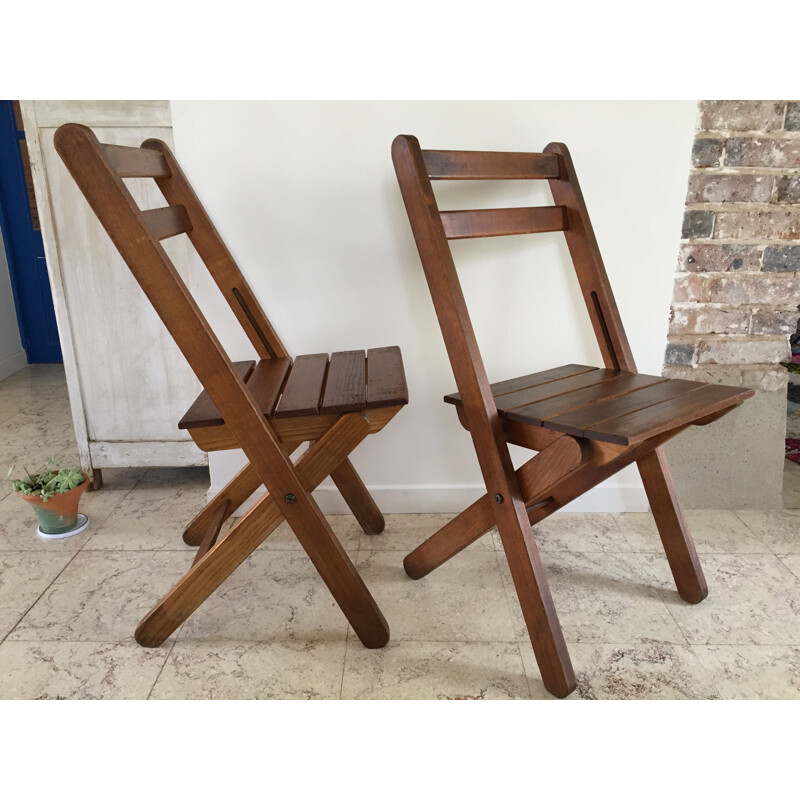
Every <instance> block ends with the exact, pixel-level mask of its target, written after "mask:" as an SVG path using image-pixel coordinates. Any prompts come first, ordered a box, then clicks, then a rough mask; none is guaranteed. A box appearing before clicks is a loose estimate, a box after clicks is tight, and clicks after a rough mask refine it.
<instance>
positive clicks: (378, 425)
mask: <svg viewBox="0 0 800 800" xmlns="http://www.w3.org/2000/svg"><path fill="white" fill-rule="evenodd" d="M402 408H403V406H387V407H384V408H371V409H367V410H366V411H365V412H364V413H365V414H366V416H367V417H368V419H369V422H370V433H377V432H378V431H379V430H381V429H382V428H383V427H384V426H385V425H386V424H387V423H388V422H389V420H391V419H392V418H393V417H394V416H395V414H397V412H398V411H400V410H401V409H402ZM339 417H340V415H339V414H317V415H316V416H305V417H287V418H282V419H275V418H274V417H273V419H272V420H271V422H270V425H271V427H272V429H273V430H274V431H275V434H276V435H277V437H278V438H279V439H280V441H281V442H282V443H286V444H291V443H294V442H297V443H299V442H309V441H314V440H316V439H319V438H320V437H321V436H323V435H324V434H325V433H326V431H328V430H329V429H330V428H331V426H332V425H334V423H335V422H336V420H338V419H339ZM189 434H190V435H191V437H192V439H193V440H194V442H195V443H196V444H197V446H198V447H199V448H200V449H201V450H205V451H206V452H213V451H216V450H233V449H235V448H238V447H239V443H238V440H237V439H236V437H235V436H234V434H233V432H232V431H231V430H230V428H229V427H228V426H227V425H217V426H213V427H202V428H197V427H195V428H190V429H189Z"/></svg>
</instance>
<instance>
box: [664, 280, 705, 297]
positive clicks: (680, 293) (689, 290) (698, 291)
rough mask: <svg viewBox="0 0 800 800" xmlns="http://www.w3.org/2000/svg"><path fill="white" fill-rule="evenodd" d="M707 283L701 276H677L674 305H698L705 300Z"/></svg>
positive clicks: (673, 293) (673, 292)
mask: <svg viewBox="0 0 800 800" xmlns="http://www.w3.org/2000/svg"><path fill="white" fill-rule="evenodd" d="M705 297H706V290H705V281H704V280H703V279H702V278H701V277H700V276H699V275H676V276H675V286H674V288H673V291H672V302H673V303H697V302H702V301H703V300H705Z"/></svg>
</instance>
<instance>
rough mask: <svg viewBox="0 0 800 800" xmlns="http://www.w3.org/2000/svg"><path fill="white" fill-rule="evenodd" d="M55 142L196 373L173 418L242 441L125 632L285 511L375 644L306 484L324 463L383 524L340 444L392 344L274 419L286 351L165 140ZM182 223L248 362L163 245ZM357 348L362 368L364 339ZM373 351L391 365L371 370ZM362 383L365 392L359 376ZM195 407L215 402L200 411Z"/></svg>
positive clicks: (202, 583)
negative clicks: (150, 204) (139, 187)
mask: <svg viewBox="0 0 800 800" xmlns="http://www.w3.org/2000/svg"><path fill="white" fill-rule="evenodd" d="M55 146H56V150H57V151H58V153H59V155H60V156H61V158H62V160H63V161H64V163H65V165H66V166H67V169H68V170H69V172H70V173H71V174H72V176H73V178H74V179H75V181H76V183H77V184H78V186H79V188H80V190H81V191H82V193H83V195H84V197H85V198H86V200H87V201H88V203H89V205H90V206H91V208H92V210H93V211H94V213H95V214H96V216H97V217H98V219H99V220H100V223H101V224H102V225H103V227H104V228H105V230H106V231H107V233H108V235H109V236H110V238H111V240H112V241H113V243H114V245H115V246H116V247H117V250H118V251H119V252H120V254H121V256H122V257H123V259H124V261H125V262H126V264H127V265H128V267H129V268H130V270H131V272H132V273H133V275H134V277H135V278H136V280H137V281H138V283H139V284H140V286H141V287H142V289H143V290H144V292H145V294H146V296H147V297H148V299H149V300H150V302H151V304H152V305H153V307H154V309H155V310H156V312H157V313H158V315H159V317H160V318H161V320H162V321H163V323H164V325H165V326H166V328H167V330H168V331H169V333H170V334H171V335H172V337H173V339H174V340H175V342H176V344H177V345H178V347H179V348H180V350H181V352H182V353H183V355H184V356H185V357H186V359H187V361H188V362H189V365H190V367H191V368H192V370H193V372H194V373H195V375H196V376H197V378H198V379H199V381H200V383H201V384H202V385H203V387H204V393H203V394H201V396H200V398H198V400H197V401H196V402H195V405H194V406H193V407H192V409H193V410H194V412H197V411H198V408H199V409H200V412H201V413H200V417H202V419H200V420H199V421H197V420H195V422H193V418H192V413H191V412H192V410H190V413H187V415H186V416H185V417H184V420H182V425H181V427H184V428H186V429H187V430H189V432H190V434H191V435H192V437H193V438H194V440H195V442H197V443H198V445H199V446H200V447H201V448H202V449H205V450H216V449H228V448H233V447H240V448H241V449H242V450H243V451H244V453H245V455H246V457H247V459H248V464H247V465H246V466H245V467H244V468H243V469H242V470H241V471H240V472H239V473H238V474H237V475H236V476H235V477H234V478H233V479H232V480H231V481H230V482H229V483H228V485H227V486H226V487H225V488H224V489H223V490H222V491H221V492H220V493H219V494H217V495H216V496H215V497H214V499H213V500H212V501H211V502H210V503H209V504H208V505H207V506H206V507H205V508H204V509H203V510H202V511H201V512H200V513H199V514H198V515H197V516H196V517H195V519H194V520H193V521H192V522H191V523H190V524H189V526H188V528H187V529H186V531H185V532H184V535H183V539H184V541H185V542H186V543H187V544H190V545H195V546H199V549H198V553H197V557H196V558H195V561H194V563H193V565H192V566H191V568H190V569H189V571H188V572H187V573H186V575H184V577H183V578H182V579H181V580H180V581H179V582H178V583H177V584H176V585H175V586H174V587H173V588H172V589H171V590H170V591H169V592H168V593H167V595H165V597H164V598H163V599H162V600H161V601H160V602H159V603H158V604H157V605H156V606H155V607H154V608H153V609H152V610H151V611H150V612H149V613H148V614H147V615H146V616H145V617H144V619H142V621H141V622H140V623H139V626H138V627H137V629H136V634H135V637H136V641H137V642H139V644H141V645H143V646H146V647H157V646H159V645H160V644H161V643H163V642H164V641H165V640H166V639H167V638H168V637H169V636H170V635H171V634H172V633H173V632H174V631H175V629H176V628H177V627H178V626H179V625H180V624H181V623H182V622H183V621H184V620H186V619H187V618H188V617H189V615H190V614H191V613H192V612H193V611H194V610H195V609H196V608H197V607H198V606H199V605H200V604H201V603H202V602H203V601H204V600H205V599H206V598H207V597H208V596H209V595H210V594H211V593H212V592H213V591H214V590H215V589H216V588H217V587H218V586H220V585H221V584H222V583H223V581H224V580H225V579H226V578H227V577H228V576H229V575H230V574H231V573H232V572H233V571H234V570H235V569H236V567H238V566H239V565H240V564H241V563H242V562H243V561H244V560H245V559H246V558H247V557H248V556H249V555H250V554H251V553H252V552H253V550H255V548H256V547H258V545H259V544H260V543H261V542H263V541H264V540H265V539H266V538H267V536H269V535H270V533H272V532H273V531H274V530H275V529H276V528H277V527H278V525H280V523H281V522H282V521H284V520H286V521H287V522H288V524H289V526H290V527H291V528H292V530H293V532H294V533H295V535H296V536H297V538H298V540H299V541H300V544H301V545H302V547H303V549H304V550H305V552H306V553H307V554H308V556H309V558H310V559H311V561H312V563H313V564H314V566H315V567H316V569H317V571H318V572H319V574H320V576H321V577H322V579H323V581H324V582H325V584H326V585H327V587H328V589H329V590H330V592H331V594H332V595H333V597H334V599H335V600H336V602H337V603H338V605H339V606H340V608H341V609H342V611H343V613H344V614H345V616H346V617H347V619H348V621H349V622H350V624H351V625H352V626H353V629H354V630H355V632H356V635H357V636H358V637H359V639H360V640H361V642H362V643H363V644H364V646H365V647H369V648H379V647H383V646H384V645H385V644H386V643H387V642H388V640H389V626H388V624H387V622H386V620H385V618H384V616H383V614H382V613H381V611H380V609H379V608H378V606H377V604H376V603H375V601H374V599H373V598H372V596H371V594H370V592H369V590H368V589H367V587H366V585H365V584H364V582H363V580H362V579H361V577H360V575H359V574H358V572H357V571H356V569H355V567H354V566H353V564H352V563H351V561H350V559H349V557H348V556H347V554H346V553H345V551H344V549H343V548H342V546H341V544H340V543H339V541H338V539H337V538H336V536H335V534H334V533H333V531H332V530H331V527H330V525H329V523H328V522H327V520H326V519H325V517H324V515H323V514H322V512H321V511H320V509H319V507H318V505H317V503H316V502H315V500H314V498H313V497H312V495H311V492H312V491H313V490H314V489H315V488H316V487H317V486H318V485H319V484H320V483H321V482H322V481H323V480H324V479H325V478H326V477H328V476H331V477H332V479H333V481H334V483H335V484H336V486H337V488H338V489H339V491H340V492H341V494H342V496H343V497H344V499H345V501H346V502H347V504H348V505H349V506H350V508H351V510H352V511H353V513H354V515H355V517H356V518H357V520H358V521H359V523H360V524H361V526H362V528H363V529H364V530H365V532H367V533H371V534H377V533H380V532H381V531H382V530H383V526H384V521H383V517H382V515H381V513H380V510H379V509H378V507H377V505H376V504H375V502H374V500H373V499H372V497H371V496H370V495H369V493H368V491H367V489H366V487H365V486H364V484H363V483H362V481H361V478H360V477H359V476H358V474H357V473H356V471H355V469H354V468H353V466H352V464H351V463H350V461H349V460H348V456H349V454H350V453H351V452H352V450H353V449H354V448H355V447H356V446H357V445H358V444H359V443H360V442H361V441H363V440H364V439H365V438H366V437H367V436H368V435H369V434H370V433H374V432H376V431H378V430H380V429H381V428H383V426H384V425H386V424H387V423H388V422H389V420H391V419H392V418H393V417H394V415H395V414H397V412H398V411H400V409H401V408H402V407H403V406H404V405H405V404H406V403H407V402H408V394H407V390H406V385H405V375H404V372H403V366H402V359H401V356H400V351H399V349H398V348H380V349H378V350H373V351H369V353H370V355H369V358H373V355H374V358H375V359H376V361H375V363H376V370H375V372H376V373H377V374H378V375H379V376H382V377H383V379H384V384H382V385H381V384H380V383H378V384H376V397H375V398H373V400H374V402H373V403H370V402H367V401H366V400H364V401H362V402H355V403H353V402H349V401H346V402H344V404H343V405H342V404H339V406H337V407H334V408H331V409H329V410H326V413H324V414H322V413H318V412H317V411H316V410H314V409H311V410H310V411H307V415H306V416H299V417H295V416H293V415H292V413H291V409H289V411H288V412H287V413H285V414H284V415H283V417H282V418H281V419H275V418H274V416H273V412H274V411H275V408H274V406H275V405H276V403H277V405H278V406H280V400H279V399H278V394H279V392H280V389H281V387H282V385H283V381H284V379H286V380H287V381H288V380H289V378H288V377H287V376H290V375H291V368H292V366H293V362H292V359H291V358H290V357H289V354H288V352H287V350H286V348H285V347H284V345H283V343H282V341H281V340H280V338H279V337H278V335H277V333H276V332H275V330H274V328H273V327H272V325H271V324H270V322H269V320H268V318H267V316H266V314H265V313H264V311H263V309H262V308H261V306H260V304H259V303H258V300H257V299H256V298H255V296H254V295H253V293H252V291H251V290H250V288H249V287H248V285H247V283H246V282H245V280H244V277H243V276H242V274H241V272H240V271H239V268H238V267H237V265H236V263H235V262H234V260H233V258H232V256H231V254H230V252H229V251H228V249H227V247H226V246H225V244H224V242H223V241H222V239H221V237H220V235H219V233H218V232H217V230H216V228H215V227H214V225H213V223H212V222H211V220H210V219H209V217H208V215H207V214H206V212H205V210H204V208H203V206H202V205H201V203H200V201H199V199H198V198H197V196H196V195H195V193H194V190H193V189H192V187H191V185H190V184H189V182H188V180H187V179H186V176H185V175H184V174H183V171H182V170H181V168H180V166H179V164H178V162H177V160H176V159H175V156H174V155H173V154H172V152H171V151H170V149H169V148H168V147H167V145H166V144H165V143H164V142H162V141H160V140H157V139H149V140H147V141H145V142H144V143H143V144H142V145H141V146H140V147H124V146H119V145H108V144H102V143H100V142H99V141H98V139H97V137H96V136H95V134H94V133H93V132H92V131H91V130H90V129H89V128H87V127H85V126H82V125H77V124H67V125H63V126H61V127H60V128H59V129H58V130H57V131H56V134H55ZM132 177H135V178H153V179H154V180H155V181H156V184H157V185H158V187H159V189H160V190H161V192H162V194H163V195H164V197H165V199H166V201H167V203H168V204H169V205H168V206H167V207H166V208H163V209H154V210H147V211H142V210H140V209H139V207H138V205H137V204H136V202H135V201H134V199H133V197H132V196H131V194H130V192H129V191H128V188H127V187H126V186H125V184H124V183H123V180H122V179H123V178H132ZM180 233H186V234H187V235H188V237H189V239H190V241H191V243H192V245H193V246H194V248H195V250H196V251H197V253H198V254H199V256H200V257H201V259H202V260H203V262H204V263H205V265H206V267H207V268H208V270H209V272H210V273H211V276H212V277H213V279H214V281H215V283H216V284H217V286H218V287H219V289H220V290H221V292H222V294H223V296H224V297H225V300H226V301H227V302H228V304H229V306H230V307H231V309H232V310H233V313H234V315H235V316H236V318H237V320H238V321H239V324H240V325H241V326H242V328H243V330H244V331H245V333H246V335H247V337H248V339H249V340H250V342H251V344H252V346H253V347H254V349H255V351H256V353H257V355H258V357H259V359H260V361H259V364H258V365H257V366H255V369H253V363H252V362H250V365H249V366H248V365H247V364H245V365H242V364H233V363H232V362H231V360H230V359H229V358H228V356H227V354H226V353H225V351H224V349H223V348H222V346H221V344H220V342H219V340H218V339H217V337H216V335H215V334H214V332H213V330H212V329H211V328H210V327H209V325H208V323H207V322H206V320H205V318H204V317H203V315H202V313H201V311H200V309H199V308H198V306H197V304H196V303H195V301H194V299H193V298H192V296H191V294H190V293H189V291H188V289H187V288H186V286H185V284H184V282H183V281H182V279H181V278H180V276H179V275H178V272H177V270H176V269H175V267H174V265H173V264H172V262H171V260H170V258H169V257H168V255H167V254H166V252H165V251H164V249H163V247H162V246H161V244H160V241H161V240H162V239H164V238H167V237H169V236H174V235H177V234H180ZM356 352H360V353H361V361H362V363H361V369H362V371H363V373H364V380H365V381H366V374H365V373H366V362H365V361H364V353H363V351H356ZM310 358H316V356H314V357H310ZM334 358H336V359H337V363H339V362H347V365H351V364H353V363H355V364H356V366H357V361H358V359H357V357H354V356H352V354H348V353H343V354H334V356H333V357H332V359H331V365H332V364H333V360H334ZM303 359H304V357H300V358H299V359H298V362H300V361H302V360H303ZM325 359H326V363H327V356H325ZM306 360H307V358H306ZM370 363H371V362H370ZM379 364H382V365H383V367H384V368H386V367H391V368H392V369H394V373H393V374H392V375H388V374H387V373H386V370H385V369H383V372H382V370H381V369H378V368H377V366H378V365H379ZM345 366H346V365H345ZM260 367H263V369H261V370H259V368H260ZM329 369H331V370H332V369H333V367H332V366H331V367H329ZM345 371H346V370H345ZM256 374H261V375H263V376H265V377H263V379H262V380H261V383H260V384H259V385H260V386H261V387H262V389H263V388H264V386H265V385H268V386H270V387H271V389H272V392H273V396H272V399H271V400H270V401H269V402H268V407H267V408H265V407H264V406H263V397H258V396H256V394H255V389H256V386H255V383H256V381H255V377H254V376H255V375H256ZM278 375H279V377H276V376H278ZM270 376H272V377H271V378H270ZM346 377H347V376H345V381H344V383H345V385H349V384H347V380H346ZM246 379H247V382H246ZM251 380H253V381H254V383H250V381H251ZM251 389H252V390H253V391H251ZM362 393H363V395H364V397H366V395H367V386H366V384H362ZM261 394H262V395H263V391H262V393H261ZM325 396H326V397H327V394H326V395H325ZM204 410H205V412H209V411H211V412H212V413H211V416H210V418H209V415H208V413H204ZM304 441H309V442H310V447H309V449H308V450H307V452H306V453H304V454H303V456H302V457H301V458H300V459H298V461H297V462H296V463H293V461H292V460H291V458H290V456H291V454H292V452H293V451H294V450H296V449H297V447H298V446H299V445H300V444H301V443H302V442H304ZM261 485H263V486H265V487H266V489H267V494H266V495H265V496H263V497H261V498H260V499H259V500H258V501H257V502H256V503H255V505H254V506H253V507H252V508H251V509H250V510H249V511H248V512H247V513H246V514H245V515H244V516H243V517H242V518H241V519H239V520H238V521H237V522H236V523H235V524H234V525H233V526H232V527H231V528H230V529H229V530H228V531H227V532H226V534H225V535H224V536H223V537H222V538H220V537H219V534H220V531H221V529H222V526H223V524H224V522H225V520H226V519H228V518H229V517H230V516H231V514H232V513H233V512H234V511H235V510H236V509H237V508H238V507H239V506H240V505H241V504H242V503H243V502H245V501H246V500H247V499H248V498H249V497H250V496H251V495H252V494H253V492H255V491H256V490H257V489H258V488H259V487H260V486H261Z"/></svg>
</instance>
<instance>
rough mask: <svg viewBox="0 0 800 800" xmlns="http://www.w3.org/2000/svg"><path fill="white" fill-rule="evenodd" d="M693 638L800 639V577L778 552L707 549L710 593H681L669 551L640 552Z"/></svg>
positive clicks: (751, 641)
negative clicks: (697, 599) (695, 599)
mask: <svg viewBox="0 0 800 800" xmlns="http://www.w3.org/2000/svg"><path fill="white" fill-rule="evenodd" d="M639 558H640V559H641V560H642V563H643V564H644V565H645V568H646V569H647V572H648V574H649V575H651V576H652V579H653V581H654V583H656V584H657V585H658V587H659V591H660V592H661V594H662V597H663V598H664V600H665V602H666V605H667V608H668V609H669V612H670V614H671V615H672V616H673V617H674V619H675V621H676V622H677V623H678V625H679V626H680V628H681V630H682V631H683V633H684V634H685V636H686V638H687V640H688V641H689V643H690V644H800V581H798V579H797V577H796V576H795V575H793V574H792V573H791V572H790V571H789V569H788V568H787V567H786V566H785V565H784V564H782V563H781V561H780V560H779V559H778V558H777V557H776V556H773V555H766V554H765V555H711V554H709V555H705V556H704V557H703V558H702V560H701V563H702V567H703V571H704V573H705V576H706V581H707V582H708V587H709V593H708V597H707V598H706V599H705V600H703V601H702V602H701V603H698V604H696V605H691V604H690V603H686V602H684V601H683V600H681V599H680V597H678V594H677V592H676V591H675V587H674V584H673V583H672V576H671V574H670V572H669V566H668V564H667V560H666V558H665V557H664V556H660V555H650V554H647V553H642V554H640V555H639Z"/></svg>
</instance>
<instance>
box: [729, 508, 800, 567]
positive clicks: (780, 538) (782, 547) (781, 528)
mask: <svg viewBox="0 0 800 800" xmlns="http://www.w3.org/2000/svg"><path fill="white" fill-rule="evenodd" d="M736 516H737V517H738V518H739V519H740V520H742V522H743V523H744V524H745V525H746V526H747V527H748V528H749V529H750V530H751V531H753V533H754V534H756V535H757V536H758V537H759V538H760V539H761V540H762V541H763V542H764V543H765V545H766V549H765V550H764V552H767V553H775V554H776V555H779V556H782V555H789V554H800V512H797V511H737V512H736ZM729 552H730V551H729Z"/></svg>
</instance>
